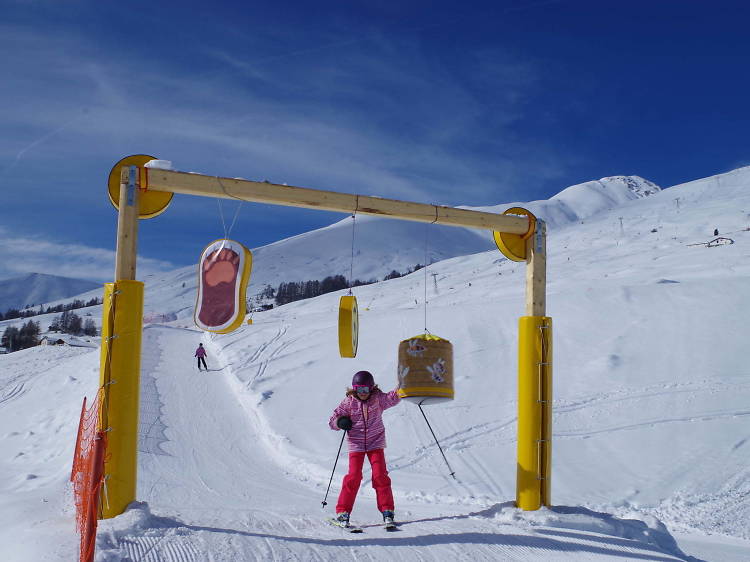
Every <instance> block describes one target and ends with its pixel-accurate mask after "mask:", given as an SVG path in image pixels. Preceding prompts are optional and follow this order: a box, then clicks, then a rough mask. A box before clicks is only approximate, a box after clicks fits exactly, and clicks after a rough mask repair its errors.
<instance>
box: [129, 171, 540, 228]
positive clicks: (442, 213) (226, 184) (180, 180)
mask: <svg viewBox="0 0 750 562" xmlns="http://www.w3.org/2000/svg"><path fill="white" fill-rule="evenodd" d="M142 170H145V172H144V173H141V186H140V187H141V189H146V190H153V191H166V192H171V193H182V194H187V195H202V196H207V197H221V198H225V199H240V200H242V201H252V202H256V203H270V204H274V205H286V206H291V207H303V208H307V209H319V210H324V211H337V212H341V213H348V214H351V213H356V214H363V215H378V216H384V217H390V218H396V219H403V220H410V221H417V222H427V223H435V224H442V225H448V226H463V227H467V228H482V229H487V230H497V231H499V232H509V233H511V234H524V233H525V232H526V231H527V230H528V221H527V220H526V218H523V217H517V216H511V215H500V214H494V213H485V212H482V211H471V210H469V209H457V208H455V207H444V206H441V205H431V204H425V203H411V202H409V201H399V200H397V199H385V198H381V197H373V196H368V195H352V194H349V193H339V192H337V191H323V190H319V189H310V188H306V187H295V186H291V185H279V184H274V183H267V182H256V181H250V180H243V179H236V178H221V177H218V176H205V175H202V174H191V173H186V172H175V171H171V170H159V169H152V168H142ZM127 173H128V172H127V167H123V168H122V175H123V176H122V177H123V178H125V177H126V176H127Z"/></svg>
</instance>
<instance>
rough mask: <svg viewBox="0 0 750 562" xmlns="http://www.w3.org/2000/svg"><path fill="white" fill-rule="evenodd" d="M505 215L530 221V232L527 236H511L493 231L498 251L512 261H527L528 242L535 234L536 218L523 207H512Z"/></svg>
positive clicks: (528, 231) (527, 232)
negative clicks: (525, 218) (516, 216)
mask: <svg viewBox="0 0 750 562" xmlns="http://www.w3.org/2000/svg"><path fill="white" fill-rule="evenodd" d="M503 214H504V215H518V216H522V217H527V218H528V219H529V230H527V231H526V234H510V233H508V232H498V231H496V230H494V231H492V237H493V238H494V239H495V244H497V249H498V250H500V251H501V252H502V253H503V255H504V256H505V257H506V258H508V259H509V260H512V261H526V258H527V257H528V256H527V255H526V240H527V239H528V238H529V237H530V236H531V235H532V234H534V230H535V229H536V217H535V216H534V215H533V214H532V213H531V211H527V210H526V209H524V208H522V207H511V208H510V209H508V210H507V211H505V212H504V213H503Z"/></svg>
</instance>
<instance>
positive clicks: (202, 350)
mask: <svg viewBox="0 0 750 562" xmlns="http://www.w3.org/2000/svg"><path fill="white" fill-rule="evenodd" d="M195 356H196V357H205V356H206V348H205V347H199V348H198V349H196V350H195Z"/></svg>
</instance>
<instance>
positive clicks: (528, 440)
mask: <svg viewBox="0 0 750 562" xmlns="http://www.w3.org/2000/svg"><path fill="white" fill-rule="evenodd" d="M551 466H552V319H551V318H549V317H547V316H524V317H522V318H520V319H519V323H518V469H517V475H516V507H519V508H521V509H524V510H527V511H530V510H536V509H539V508H540V507H541V506H542V505H547V506H548V505H550V478H551V474H552V472H551Z"/></svg>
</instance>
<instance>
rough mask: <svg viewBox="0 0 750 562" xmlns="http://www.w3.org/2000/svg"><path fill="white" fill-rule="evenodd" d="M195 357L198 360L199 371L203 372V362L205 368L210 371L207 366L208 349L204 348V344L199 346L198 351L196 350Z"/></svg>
mask: <svg viewBox="0 0 750 562" xmlns="http://www.w3.org/2000/svg"><path fill="white" fill-rule="evenodd" d="M195 357H197V358H198V370H199V371H200V370H201V361H203V368H204V369H206V371H208V367H207V366H206V348H205V347H203V344H202V343H199V344H198V349H196V350H195Z"/></svg>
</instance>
